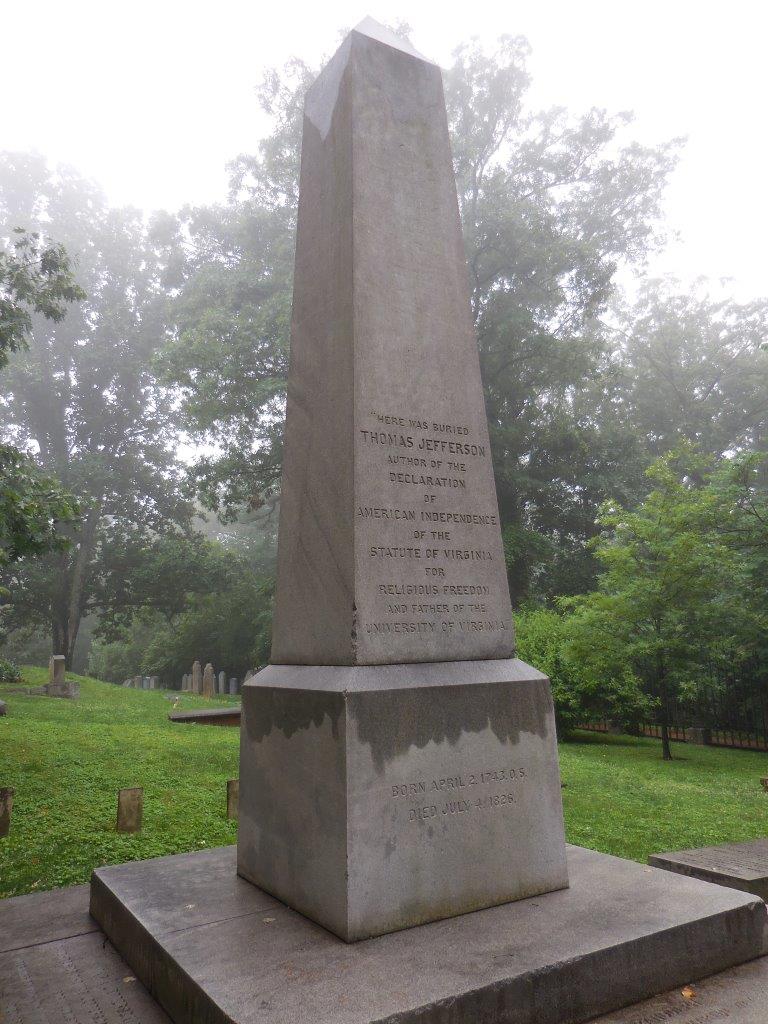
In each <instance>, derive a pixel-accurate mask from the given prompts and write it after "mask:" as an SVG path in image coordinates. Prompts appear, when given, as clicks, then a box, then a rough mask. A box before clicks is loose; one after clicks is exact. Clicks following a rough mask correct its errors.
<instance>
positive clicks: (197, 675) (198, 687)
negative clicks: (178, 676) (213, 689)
mask: <svg viewBox="0 0 768 1024" xmlns="http://www.w3.org/2000/svg"><path fill="white" fill-rule="evenodd" d="M202 690H203V669H202V666H201V664H200V662H199V661H196V662H194V664H193V665H192V692H193V693H202Z"/></svg>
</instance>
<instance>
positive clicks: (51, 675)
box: [44, 654, 80, 700]
mask: <svg viewBox="0 0 768 1024" xmlns="http://www.w3.org/2000/svg"><path fill="white" fill-rule="evenodd" d="M44 692H45V693H46V694H47V695H48V696H49V697H66V698H69V699H70V700H72V699H73V698H75V697H79V696H80V686H79V684H78V683H73V682H69V683H68V682H67V679H66V662H65V659H64V655H63V654H53V655H51V659H50V661H49V662H48V685H47V686H46V687H45V691H44Z"/></svg>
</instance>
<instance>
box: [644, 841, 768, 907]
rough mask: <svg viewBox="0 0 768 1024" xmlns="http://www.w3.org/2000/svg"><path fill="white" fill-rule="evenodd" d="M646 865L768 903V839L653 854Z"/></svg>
mask: <svg viewBox="0 0 768 1024" xmlns="http://www.w3.org/2000/svg"><path fill="white" fill-rule="evenodd" d="M648 863H649V864H651V865H653V867H656V868H664V869H665V870H667V871H675V872H676V873H677V874H680V875H690V876H691V877H692V878H701V879H703V881H705V882H714V883H715V884H716V885H727V886H728V887H729V888H730V889H741V890H742V891H743V892H751V893H753V894H754V895H755V896H759V897H760V899H762V900H768V839H752V840H750V841H749V842H746V843H722V844H721V845H719V846H702V847H700V848H698V849H695V850H678V851H676V852H674V853H654V854H652V855H651V856H650V857H649V858H648Z"/></svg>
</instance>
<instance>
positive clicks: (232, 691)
mask: <svg viewBox="0 0 768 1024" xmlns="http://www.w3.org/2000/svg"><path fill="white" fill-rule="evenodd" d="M229 695H230V697H236V696H237V676H232V678H231V679H230V680H229Z"/></svg>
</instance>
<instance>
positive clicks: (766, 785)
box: [760, 776, 768, 793]
mask: <svg viewBox="0 0 768 1024" xmlns="http://www.w3.org/2000/svg"><path fill="white" fill-rule="evenodd" d="M760 785H761V786H762V787H763V789H764V790H765V791H766V793H768V776H765V777H764V778H762V779H760Z"/></svg>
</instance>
